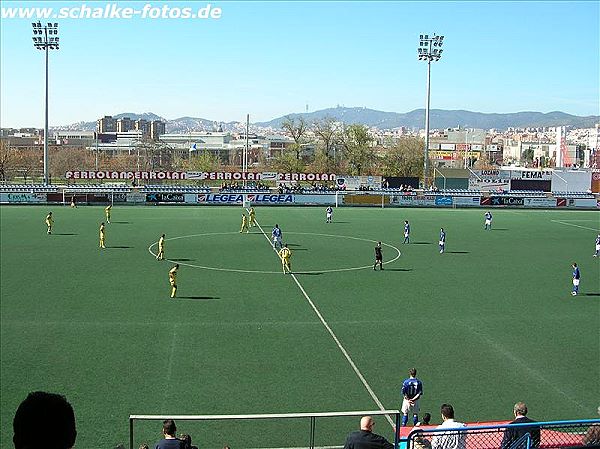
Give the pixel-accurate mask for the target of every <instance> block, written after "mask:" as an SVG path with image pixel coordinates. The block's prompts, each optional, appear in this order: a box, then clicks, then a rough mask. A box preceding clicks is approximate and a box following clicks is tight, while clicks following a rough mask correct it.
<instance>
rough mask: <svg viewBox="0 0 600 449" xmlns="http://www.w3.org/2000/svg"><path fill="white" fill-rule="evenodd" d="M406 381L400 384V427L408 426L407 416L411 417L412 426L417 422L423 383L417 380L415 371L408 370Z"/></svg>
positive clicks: (413, 369)
mask: <svg viewBox="0 0 600 449" xmlns="http://www.w3.org/2000/svg"><path fill="white" fill-rule="evenodd" d="M408 375H409V376H410V377H409V378H408V379H405V380H404V382H402V398H403V399H402V426H403V427H404V426H406V424H408V415H409V414H411V415H412V417H413V425H415V426H416V425H417V422H419V399H421V395H422V394H423V383H422V382H421V381H420V380H419V379H417V369H416V368H411V369H410V370H408Z"/></svg>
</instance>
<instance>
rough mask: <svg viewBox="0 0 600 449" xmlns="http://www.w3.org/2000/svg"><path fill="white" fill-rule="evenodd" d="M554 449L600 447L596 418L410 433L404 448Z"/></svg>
mask: <svg viewBox="0 0 600 449" xmlns="http://www.w3.org/2000/svg"><path fill="white" fill-rule="evenodd" d="M446 443H448V444H450V443H452V444H454V445H453V446H451V447H453V448H454V447H456V448H457V449H530V448H536V449H537V448H539V449H558V448H579V447H585V446H587V447H594V446H597V445H600V419H589V420H577V421H550V422H533V423H523V424H501V425H494V426H467V427H457V428H443V429H438V428H436V429H420V428H417V429H415V430H413V431H412V432H411V433H410V434H409V436H408V438H407V439H406V448H407V449H423V448H431V447H433V448H435V447H446Z"/></svg>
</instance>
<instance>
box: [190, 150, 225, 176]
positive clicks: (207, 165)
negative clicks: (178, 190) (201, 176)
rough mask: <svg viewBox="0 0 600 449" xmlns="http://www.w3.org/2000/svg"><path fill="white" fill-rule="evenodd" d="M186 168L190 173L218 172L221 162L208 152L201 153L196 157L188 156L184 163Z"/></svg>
mask: <svg viewBox="0 0 600 449" xmlns="http://www.w3.org/2000/svg"><path fill="white" fill-rule="evenodd" d="M186 162H187V163H186V168H187V169H188V170H190V171H205V172H212V171H218V169H219V168H220V166H221V161H220V160H219V158H218V157H217V156H215V155H214V154H212V153H211V152H209V151H203V152H202V153H200V154H199V155H197V156H190V158H189V159H188V160H187V161H186Z"/></svg>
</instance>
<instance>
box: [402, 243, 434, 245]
mask: <svg viewBox="0 0 600 449" xmlns="http://www.w3.org/2000/svg"><path fill="white" fill-rule="evenodd" d="M404 244H405V245H433V243H431V242H412V243H404Z"/></svg>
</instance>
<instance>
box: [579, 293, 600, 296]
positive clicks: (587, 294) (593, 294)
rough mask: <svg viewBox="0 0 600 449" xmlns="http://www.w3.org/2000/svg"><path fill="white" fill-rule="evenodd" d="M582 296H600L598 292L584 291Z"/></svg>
mask: <svg viewBox="0 0 600 449" xmlns="http://www.w3.org/2000/svg"><path fill="white" fill-rule="evenodd" d="M583 296H600V293H584V294H583Z"/></svg>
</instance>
